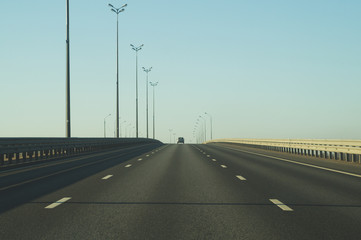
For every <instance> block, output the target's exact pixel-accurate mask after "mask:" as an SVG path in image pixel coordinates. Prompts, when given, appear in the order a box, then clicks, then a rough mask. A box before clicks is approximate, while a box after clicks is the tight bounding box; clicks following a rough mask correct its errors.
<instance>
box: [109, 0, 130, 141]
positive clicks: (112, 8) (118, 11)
mask: <svg viewBox="0 0 361 240" xmlns="http://www.w3.org/2000/svg"><path fill="white" fill-rule="evenodd" d="M127 5H128V4H124V5H123V6H121V7H120V8H116V7H114V6H113V5H112V4H110V3H109V4H108V6H109V7H110V8H111V10H112V11H113V12H115V13H116V14H117V104H116V106H117V110H116V112H117V127H116V129H117V130H116V131H117V138H119V47H118V45H119V44H118V42H119V41H118V40H119V34H118V26H119V24H118V17H119V13H121V12H123V11H124V8H125V7H126V6H127Z"/></svg>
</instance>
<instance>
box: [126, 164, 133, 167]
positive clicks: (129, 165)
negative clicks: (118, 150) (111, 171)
mask: <svg viewBox="0 0 361 240" xmlns="http://www.w3.org/2000/svg"><path fill="white" fill-rule="evenodd" d="M131 166H132V164H128V165H125V166H124V167H131Z"/></svg>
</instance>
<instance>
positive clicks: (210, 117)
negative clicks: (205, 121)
mask: <svg viewBox="0 0 361 240" xmlns="http://www.w3.org/2000/svg"><path fill="white" fill-rule="evenodd" d="M204 114H205V115H207V116H208V117H209V120H210V123H211V140H212V139H213V123H212V115H210V114H209V113H206V112H205V113H204Z"/></svg>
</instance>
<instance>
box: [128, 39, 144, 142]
mask: <svg viewBox="0 0 361 240" xmlns="http://www.w3.org/2000/svg"><path fill="white" fill-rule="evenodd" d="M130 46H131V47H132V49H133V50H134V51H135V119H136V124H135V125H136V137H137V138H138V51H139V50H141V49H142V47H143V46H144V44H142V45H140V46H139V47H135V46H134V45H133V44H130Z"/></svg>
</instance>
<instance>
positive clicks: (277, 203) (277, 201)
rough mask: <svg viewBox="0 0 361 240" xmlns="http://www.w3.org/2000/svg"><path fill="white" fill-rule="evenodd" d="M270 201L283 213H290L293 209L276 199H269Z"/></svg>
mask: <svg viewBox="0 0 361 240" xmlns="http://www.w3.org/2000/svg"><path fill="white" fill-rule="evenodd" d="M270 201H271V202H272V203H273V204H275V205H276V206H277V207H279V208H281V209H282V210H283V211H288V212H292V211H293V209H292V208H290V207H289V206H287V205H285V204H284V203H282V202H281V201H280V200H278V199H270Z"/></svg>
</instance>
